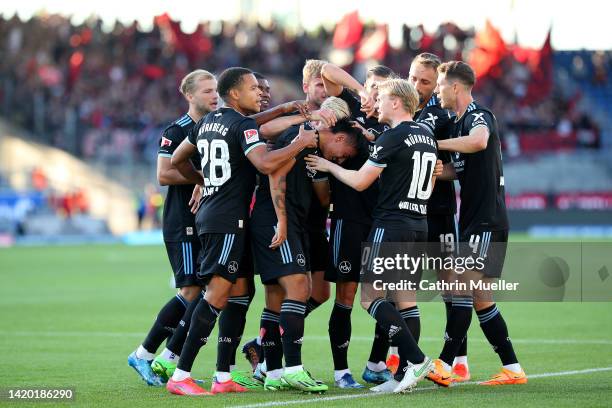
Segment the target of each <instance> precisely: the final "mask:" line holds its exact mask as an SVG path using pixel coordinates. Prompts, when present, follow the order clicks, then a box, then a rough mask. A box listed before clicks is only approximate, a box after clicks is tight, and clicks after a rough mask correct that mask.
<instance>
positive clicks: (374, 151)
mask: <svg viewBox="0 0 612 408" xmlns="http://www.w3.org/2000/svg"><path fill="white" fill-rule="evenodd" d="M382 148H383V147H382V146H374V147H373V148H372V153H370V157H371V158H373V159H378V152H380V151H381V150H382Z"/></svg>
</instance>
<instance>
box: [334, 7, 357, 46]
mask: <svg viewBox="0 0 612 408" xmlns="http://www.w3.org/2000/svg"><path fill="white" fill-rule="evenodd" d="M362 32H363V24H362V23H361V21H360V20H359V13H358V12H357V11H356V10H355V11H353V12H352V13H349V14H347V15H345V16H344V17H342V20H340V22H339V23H338V24H337V25H336V30H335V31H334V39H333V44H334V47H335V48H351V47H353V46H355V45H357V43H359V40H360V39H361V33H362Z"/></svg>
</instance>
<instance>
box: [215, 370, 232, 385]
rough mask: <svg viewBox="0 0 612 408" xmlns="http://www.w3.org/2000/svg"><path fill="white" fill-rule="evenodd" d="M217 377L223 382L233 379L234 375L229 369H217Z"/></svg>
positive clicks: (218, 380)
mask: <svg viewBox="0 0 612 408" xmlns="http://www.w3.org/2000/svg"><path fill="white" fill-rule="evenodd" d="M215 378H216V379H217V382H220V383H223V382H227V381H229V380H231V379H232V375H231V374H230V373H229V372H227V371H216V372H215Z"/></svg>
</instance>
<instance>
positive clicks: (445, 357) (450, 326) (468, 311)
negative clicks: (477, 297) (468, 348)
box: [440, 296, 474, 366]
mask: <svg viewBox="0 0 612 408" xmlns="http://www.w3.org/2000/svg"><path fill="white" fill-rule="evenodd" d="M473 307H474V306H473V301H472V297H471V296H453V300H452V304H451V309H450V312H449V313H448V317H447V319H446V330H445V333H444V347H443V348H442V352H441V353H440V360H442V361H444V362H445V363H446V364H448V365H450V366H452V365H453V361H454V360H455V357H456V356H457V355H458V354H457V352H458V350H459V349H460V347H461V343H462V342H463V341H464V339H465V336H466V334H467V331H468V329H469V328H470V323H471V322H472V308H473Z"/></svg>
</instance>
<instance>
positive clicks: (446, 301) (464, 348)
mask: <svg viewBox="0 0 612 408" xmlns="http://www.w3.org/2000/svg"><path fill="white" fill-rule="evenodd" d="M443 299H444V307H445V308H446V320H447V321H448V316H449V315H450V310H451V307H452V306H453V302H452V301H451V297H450V296H448V298H446V297H444V296H443ZM467 339H468V336H467V334H466V335H465V337H464V338H463V341H462V342H461V347H459V350H458V351H457V356H467V343H468V342H467Z"/></svg>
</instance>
